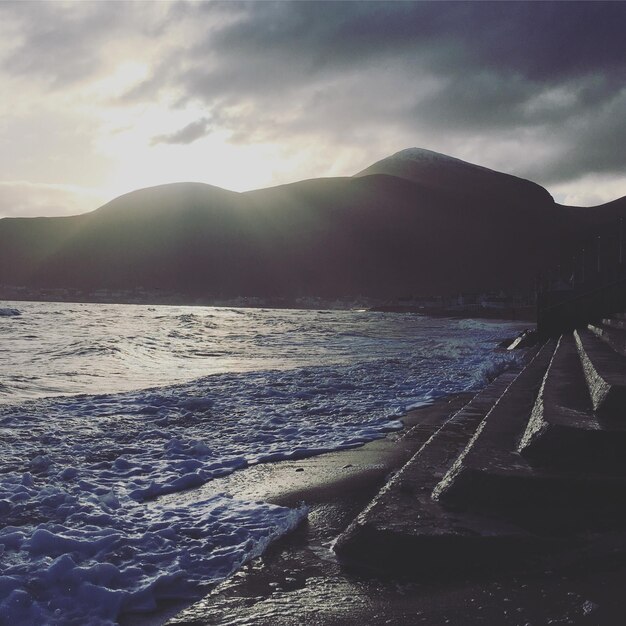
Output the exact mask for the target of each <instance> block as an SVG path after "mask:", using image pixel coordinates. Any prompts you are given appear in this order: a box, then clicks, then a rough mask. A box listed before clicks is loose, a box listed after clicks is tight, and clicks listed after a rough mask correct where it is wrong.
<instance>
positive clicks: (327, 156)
mask: <svg viewBox="0 0 626 626" xmlns="http://www.w3.org/2000/svg"><path fill="white" fill-rule="evenodd" d="M5 18H6V19H5ZM625 22H626V3H614V2H609V3H605V2H571V3H570V2H540V3H539V2H474V3H469V2H445V3H442V2H376V1H373V2H340V1H337V2H332V3H331V2H296V1H293V2H237V1H232V2H173V3H167V2H160V3H134V2H118V3H114V4H111V3H99V2H83V3H61V2H55V3H50V2H45V3H23V2H22V3H10V2H4V3H0V79H1V78H2V75H1V72H4V74H5V75H6V76H7V77H10V79H11V80H12V81H14V82H12V83H10V84H11V85H12V86H15V85H17V83H16V82H15V81H21V82H20V83H19V84H20V85H24V86H25V87H26V86H28V88H29V89H31V88H32V93H33V94H38V95H39V96H40V99H41V101H42V102H46V103H51V102H55V103H56V102H57V101H58V103H59V106H61V105H62V103H63V100H62V99H61V96H60V95H59V94H61V95H62V96H64V97H65V102H67V103H71V102H76V103H78V104H76V108H75V109H71V111H72V113H76V112H77V111H79V110H80V111H82V112H85V111H86V110H87V109H88V106H92V104H93V99H94V93H97V98H99V100H98V106H99V107H100V109H99V110H98V111H96V113H93V111H91V110H90V111H88V112H89V114H90V115H87V116H85V117H84V119H94V120H95V123H94V130H93V136H94V138H95V139H93V138H92V141H91V142H90V141H89V140H86V141H85V146H86V147H87V148H88V149H92V150H95V148H93V146H94V145H95V146H98V145H99V146H102V145H103V143H106V142H103V141H102V137H103V136H106V129H107V128H109V127H110V126H111V123H112V122H107V121H106V120H107V118H110V119H111V120H113V119H114V120H115V124H118V125H119V126H124V127H126V128H128V129H129V130H128V132H126V133H125V134H124V140H126V137H128V141H129V142H130V141H131V140H133V141H134V142H135V144H134V148H135V151H134V152H133V154H135V155H136V156H139V152H138V150H139V148H137V146H141V149H145V150H147V151H150V150H152V152H153V153H158V155H160V156H159V158H163V159H165V158H166V155H168V154H169V155H170V157H169V158H171V159H175V158H177V157H178V156H180V154H181V146H183V147H185V150H191V149H192V148H191V147H190V144H193V143H194V142H197V141H199V140H200V139H201V138H204V137H207V138H208V137H210V138H211V139H210V141H212V142H213V143H212V144H211V145H212V146H217V145H218V144H219V141H223V142H228V144H229V145H228V148H229V149H230V148H233V149H240V150H242V151H243V150H244V149H249V148H250V147H251V146H258V147H259V149H260V150H261V149H262V150H264V151H265V152H264V153H266V154H268V153H272V154H275V155H280V158H281V159H282V161H281V160H279V157H278V156H277V161H276V164H275V166H274V169H275V173H276V174H275V176H273V177H272V178H271V182H287V181H286V180H285V178H284V177H285V176H288V175H289V172H291V173H292V174H293V175H294V176H295V175H300V174H301V173H302V172H305V176H309V177H311V176H319V175H330V174H338V173H342V174H352V173H354V172H356V171H358V170H359V169H362V168H363V167H365V166H367V165H368V164H370V163H371V162H373V161H375V160H377V159H379V158H382V157H384V156H386V155H387V154H389V153H390V152H393V151H396V150H399V149H402V148H406V147H409V146H413V145H416V146H421V147H425V148H429V149H433V150H437V151H440V152H445V153H448V154H451V155H453V156H457V157H459V158H464V159H467V160H471V161H473V162H477V163H479V164H482V165H485V166H487V167H492V168H494V169H499V170H502V171H507V172H510V173H513V174H517V175H521V176H525V177H529V178H531V179H533V180H535V181H537V182H539V183H540V184H544V185H547V186H548V187H550V186H551V185H553V186H554V185H556V186H559V188H563V189H565V188H566V186H567V185H570V187H571V185H573V184H574V182H575V181H577V180H586V181H588V184H593V181H597V180H600V179H601V178H602V177H603V176H604V177H615V176H617V177H619V176H623V171H624V166H625V165H626V163H625V159H626V157H625V156H624V155H625V153H624V151H623V149H622V146H623V145H624V140H625V139H626V137H625V135H624V133H625V132H626V131H624V124H623V112H624V110H625V107H626V97H625V95H624V88H623V85H624V84H626V47H625V46H624V45H623V33H622V30H623V24H624V23H625ZM129 59H132V60H133V61H137V63H138V64H140V65H141V67H142V68H145V73H144V72H143V71H142V72H141V73H138V74H137V76H135V75H133V76H131V78H130V79H128V80H127V81H125V80H122V79H121V78H120V80H119V81H117V82H116V81H115V80H113V79H112V78H111V77H112V76H113V75H114V73H115V71H116V68H117V69H119V65H120V63H122V62H123V61H128V60H129ZM122 74H123V73H122ZM107 77H108V78H109V79H110V81H111V82H110V83H107V82H106V79H107ZM7 80H8V78H7ZM6 84H9V83H6ZM94 84H97V86H98V89H95V88H94ZM32 85H38V86H39V91H38V92H37V91H36V89H35V88H34V87H32ZM1 87H2V85H1V84H0V88H1ZM24 93H27V89H25V90H24ZM28 93H30V92H28ZM103 94H104V95H103ZM120 94H123V95H120ZM29 97H30V96H29ZM52 97H54V98H56V100H54V101H53V100H51V98H52ZM31 102H34V96H33V99H31ZM20 104H21V103H20ZM33 106H34V105H33ZM48 106H51V105H50V104H49V105H48ZM70 106H72V105H70ZM18 108H19V107H16V106H13V109H15V110H17V109H18ZM76 115H77V116H78V113H76ZM90 116H91V117H90ZM98 120H100V122H98ZM98 123H99V124H100V125H99V126H98ZM13 126H14V124H11V127H13ZM176 128H178V130H172V131H171V132H168V129H176ZM103 129H104V130H103ZM0 131H2V121H0ZM8 132H9V131H8ZM10 132H13V131H12V130H11V131H10ZM10 132H9V134H10ZM98 133H100V135H99V136H98ZM39 134H40V136H41V137H42V142H43V143H45V142H49V141H51V140H50V139H48V138H47V137H46V136H45V133H39ZM0 135H2V133H1V132H0ZM4 136H7V134H6V133H5V135H4ZM206 141H209V139H207V140H206ZM109 143H111V142H109ZM120 144H121V142H118V143H115V147H116V149H117V147H118V146H119V145H120ZM54 145H55V154H59V151H58V150H56V146H58V138H57V139H55V143H54ZM198 145H201V146H202V147H203V149H204V147H205V142H203V143H202V144H198ZM198 145H197V146H193V147H194V148H197V147H198ZM155 147H158V150H156V149H155ZM42 148H43V146H42ZM169 150H172V152H168V151H169ZM76 152H77V149H75V148H74V147H73V149H72V155H75V154H76ZM126 152H128V153H130V152H131V151H130V150H127V151H126ZM174 152H175V154H174ZM94 155H96V153H95V152H94V154H93V155H92V157H94ZM113 156H114V155H112V154H109V153H107V154H106V157H107V159H108V160H111V159H112V158H113ZM68 157H69V155H68ZM287 158H289V159H290V160H291V161H292V162H293V163H297V166H293V167H292V166H291V165H289V164H287V163H286V161H285V159H287ZM24 159H26V160H24ZM24 159H23V160H22V161H21V163H22V164H26V165H27V160H28V158H27V157H24ZM34 160H36V159H35V157H33V161H34ZM139 160H140V161H142V162H147V161H149V160H150V159H147V158H144V159H139ZM5 161H7V159H5ZM85 161H89V162H92V161H93V163H99V160H98V159H97V158H91V160H89V159H87V158H86V159H85ZM307 163H308V164H309V167H310V169H309V170H308V171H307V170H306V167H305V166H306V164H307ZM26 165H24V167H23V168H22V170H20V171H19V172H18V173H15V174H11V173H10V172H8V173H7V172H5V176H7V177H11V176H12V177H13V178H22V177H25V178H28V179H33V180H34V179H36V178H37V177H36V176H30V175H27V172H26V169H27V168H26ZM161 165H162V167H160V169H159V171H167V167H166V164H164V163H161ZM265 165H267V164H265ZM8 166H9V167H11V164H10V163H9V164H8ZM15 167H17V166H15ZM42 167H46V168H48V167H50V166H49V165H48V164H46V163H45V162H43V164H42ZM64 167H65V165H64ZM94 167H95V165H94ZM120 167H123V166H120ZM266 169H268V170H269V168H268V167H266ZM16 171H17V170H16ZM48 171H52V170H48ZM54 171H55V176H56V170H54ZM155 171H156V170H155ZM598 177H600V178H598ZM50 179H51V178H50V176H49V175H46V177H45V178H44V180H50ZM54 180H56V177H55V178H54ZM62 180H63V181H64V182H72V181H71V180H70V179H68V178H67V177H64V178H62ZM255 180H256V179H255ZM611 180H613V178H611ZM210 182H212V183H217V184H219V181H216V180H211V181H210ZM269 182H270V180H268V183H269ZM79 184H80V181H79ZM91 184H92V181H89V182H88V183H86V185H91ZM241 184H242V186H246V184H245V182H244V181H243V175H242V183H241ZM618 187H619V185H615V184H612V185H611V186H610V188H611V189H617V188H618ZM571 188H572V189H573V187H571ZM582 193H583V191H581V188H579V187H576V197H582V196H581V194H582ZM607 193H608V192H607ZM607 199H608V198H607Z"/></svg>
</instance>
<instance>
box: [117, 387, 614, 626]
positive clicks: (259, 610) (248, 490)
mask: <svg viewBox="0 0 626 626" xmlns="http://www.w3.org/2000/svg"><path fill="white" fill-rule="evenodd" d="M473 395H474V394H472V393H464V394H456V395H453V396H449V397H446V398H442V399H440V400H437V401H435V402H434V403H433V404H430V405H428V406H423V407H419V408H417V409H415V410H413V411H410V412H409V413H408V414H407V415H406V416H405V417H404V418H403V421H404V422H405V428H404V429H403V430H402V431H398V432H397V433H391V434H390V435H388V436H387V437H385V438H382V439H378V440H375V441H372V442H369V443H367V444H365V445H364V446H362V447H360V448H354V449H349V450H343V451H337V452H329V453H326V454H322V455H319V456H314V457H310V458H307V459H301V460H298V461H279V462H276V463H267V464H261V465H256V466H252V467H249V468H246V469H244V470H242V471H240V472H235V473H234V474H231V475H230V476H227V477H224V479H221V482H220V480H217V481H213V482H212V483H208V484H207V485H205V486H204V487H202V488H200V490H199V491H196V490H195V491H192V492H188V497H189V498H192V499H195V498H197V497H207V496H210V495H212V494H213V493H219V492H223V491H228V492H230V493H232V495H233V496H234V497H237V498H244V499H262V500H264V501H267V502H271V503H274V504H278V505H283V506H298V505H299V504H300V503H302V502H305V503H306V504H307V506H308V507H309V514H308V517H307V518H306V519H305V520H304V521H303V522H302V524H301V525H300V526H299V527H298V528H297V529H295V530H294V531H292V532H291V533H289V534H287V535H285V536H283V537H281V538H280V539H279V540H277V541H276V542H275V543H274V544H272V545H271V546H270V547H269V548H268V549H267V550H266V552H265V553H264V554H263V555H261V556H260V557H258V558H256V559H253V560H252V561H250V562H249V563H247V564H245V565H244V566H243V567H242V568H241V569H239V570H238V571H237V572H235V573H234V574H233V575H232V576H231V577H230V578H228V579H226V580H224V581H223V582H221V583H220V584H218V585H217V586H216V587H215V588H214V589H213V590H211V591H210V592H209V593H208V594H207V595H206V596H205V597H204V598H202V599H200V600H198V601H196V602H194V603H193V604H189V603H187V605H186V606H183V605H182V604H181V603H179V604H176V605H174V604H172V605H170V606H162V607H161V609H162V611H161V612H160V613H159V615H158V618H157V617H156V616H154V615H153V616H152V617H150V616H145V617H144V616H140V615H127V616H126V617H125V619H123V620H122V621H121V622H120V623H121V624H122V626H131V625H132V626H156V625H157V624H166V625H167V626H203V625H209V624H224V625H233V626H235V625H242V624H250V625H254V626H257V625H259V626H262V625H267V626H279V625H284V626H287V625H294V624H303V623H305V624H323V625H326V624H328V625H341V624H358V625H359V626H362V625H363V624H367V625H368V626H369V625H370V624H372V625H379V624H380V625H382V624H398V625H401V624H427V625H428V626H430V625H439V624H441V625H444V624H453V625H454V624H457V625H459V626H460V625H463V626H466V625H467V626H474V625H476V626H478V625H479V624H483V625H485V624H486V625H492V624H493V625H496V624H497V625H498V626H500V625H508V624H511V625H515V626H529V625H530V626H539V625H543V624H580V625H600V624H601V625H602V626H611V625H613V624H614V625H615V626H617V625H618V624H622V623H623V615H624V611H625V610H626V606H625V605H626V602H625V601H622V600H621V597H622V595H623V592H622V590H623V588H624V585H625V584H626V563H624V562H623V559H619V558H618V557H617V556H616V555H615V554H613V553H612V549H613V548H612V546H611V545H609V547H608V548H605V550H604V551H599V552H598V553H597V554H596V555H595V558H592V559H591V560H588V561H584V562H581V563H579V564H577V565H574V566H572V565H571V564H569V565H567V566H565V567H560V568H559V567H554V568H553V569H551V570H545V571H536V570H533V571H531V570H521V569H517V570H516V569H515V566H514V564H513V565H512V568H511V571H508V572H503V573H499V574H497V575H496V574H493V575H489V574H488V573H483V574H474V575H467V576H463V577H459V578H458V579H455V580H449V581H442V580H440V579H439V580H433V581H431V582H424V581H423V580H421V581H416V580H411V579H408V580H407V579H406V578H395V579H394V578H392V577H389V576H388V575H387V576H386V575H383V574H380V573H376V572H373V571H367V570H364V569H360V568H357V567H353V566H351V565H350V564H346V563H341V561H340V560H339V559H338V557H337V556H336V554H335V553H334V552H333V551H332V544H333V541H334V539H335V538H336V537H337V535H338V534H339V533H340V532H342V531H343V530H344V529H345V528H346V527H347V526H348V525H349V524H350V522H351V521H352V520H353V519H354V518H355V517H356V515H358V513H360V512H361V511H362V510H363V508H365V507H366V506H367V505H368V504H369V502H370V501H371V499H372V497H373V496H374V495H376V493H378V491H379V490H380V488H381V487H383V486H384V484H385V483H386V482H387V480H388V478H389V476H390V475H391V474H392V473H393V472H395V471H397V470H399V469H400V468H401V467H402V466H403V465H404V463H405V462H406V461H408V459H409V458H411V456H412V455H413V454H414V453H415V452H416V451H417V450H418V449H419V448H420V447H421V445H422V444H423V443H424V442H425V441H426V440H427V439H428V438H429V437H430V435H431V434H432V433H433V432H435V431H436V430H437V428H438V427H439V426H440V425H441V424H442V423H443V422H445V421H446V420H447V419H448V417H449V416H451V415H452V414H454V413H455V412H456V411H457V410H459V409H460V408H461V407H462V406H464V405H465V404H466V402H467V401H468V400H469V399H470V398H471V397H472V396H473ZM179 495H181V494H179ZM172 497H175V496H172ZM182 497H185V494H182ZM612 541H613V542H614V543H613V546H614V545H619V543H620V542H622V541H623V537H621V536H618V537H615V538H613V539H612ZM592 557H593V555H592ZM168 618H169V619H168Z"/></svg>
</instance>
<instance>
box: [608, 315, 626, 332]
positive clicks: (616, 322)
mask: <svg viewBox="0 0 626 626" xmlns="http://www.w3.org/2000/svg"><path fill="white" fill-rule="evenodd" d="M602 324H603V325H604V326H608V327H609V328H615V329H618V330H626V320H625V319H618V318H615V317H605V318H604V319H603V320H602Z"/></svg>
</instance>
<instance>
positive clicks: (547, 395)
mask: <svg viewBox="0 0 626 626" xmlns="http://www.w3.org/2000/svg"><path fill="white" fill-rule="evenodd" d="M625 451H626V424H624V425H622V424H619V423H616V422H615V421H613V422H609V423H608V424H607V423H606V422H605V421H602V420H598V418H597V417H596V416H595V415H594V413H593V408H592V405H591V398H590V397H589V392H588V390H587V385H586V382H585V375H584V372H583V369H582V365H581V362H580V357H579V355H578V350H577V347H576V342H575V341H574V337H573V336H572V334H570V333H568V334H566V335H562V336H561V338H560V339H559V343H558V345H557V348H556V350H555V352H554V355H553V357H552V361H551V362H550V365H549V367H548V369H547V371H546V374H545V376H544V379H543V383H542V385H541V389H540V390H539V394H538V395H537V399H536V401H535V405H534V407H533V410H532V413H531V417H530V419H529V421H528V424H527V426H526V431H525V432H524V435H523V436H522V438H521V441H520V444H519V446H518V452H521V453H522V454H523V455H524V456H525V457H526V458H528V459H530V460H531V461H532V462H533V464H534V465H541V466H543V467H547V468H549V467H552V468H562V469H566V468H569V469H576V470H581V471H582V470H587V471H591V472H605V473H607V472H608V473H618V474H623V473H624V472H625V470H626V454H625Z"/></svg>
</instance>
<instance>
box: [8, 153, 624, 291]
mask: <svg viewBox="0 0 626 626" xmlns="http://www.w3.org/2000/svg"><path fill="white" fill-rule="evenodd" d="M403 154H407V155H408V157H409V158H407V159H405V160H404V161H406V162H404V161H403V159H402V158H401V157H400V156H399V155H403ZM416 157H419V158H416ZM422 157H424V158H422ZM625 200H626V199H622V200H619V201H615V202H613V203H609V205H605V206H602V207H594V208H593V209H581V208H574V207H564V206H560V205H557V204H555V203H554V202H553V200H552V198H551V196H550V195H549V194H548V192H547V191H545V190H544V189H543V188H541V187H539V186H538V185H535V184H534V183H531V182H528V181H524V180H522V179H519V178H516V177H513V176H508V175H506V174H500V173H498V172H493V171H491V170H487V169H485V168H480V167H478V166H473V165H471V164H467V163H464V162H462V161H459V160H458V159H452V158H450V157H444V156H443V155H436V154H435V153H429V152H428V151H421V150H415V149H413V150H410V151H403V152H401V153H398V155H394V156H393V157H390V159H385V160H383V161H379V162H378V163H376V164H374V165H373V166H372V167H370V168H367V170H364V171H363V172H361V173H359V174H358V175H357V176H354V177H351V178H325V179H314V180H307V181H301V182H298V183H293V184H290V185H282V186H278V187H273V188H269V189H261V190H256V191H251V192H247V193H235V192H230V191H226V190H223V189H219V188H217V187H212V186H210V185H204V184H200V183H177V184H171V185H162V186H158V187H152V188H149V189H142V190H138V191H134V192H132V193H129V194H126V195H124V196H121V197H119V198H116V199H115V200H113V201H112V202H109V203H108V204H106V205H104V206H102V207H101V208H99V209H98V210H96V211H94V212H92V213H88V214H84V215H78V216H74V217H63V218H30V219H26V218H24V219H21V218H19V219H18V218H5V219H3V220H0V284H5V285H25V286H29V287H32V288H37V287H73V288H82V289H98V288H123V289H128V288H133V287H138V286H142V287H145V288H161V289H167V290H172V291H177V292H180V293H186V294H189V295H190V296H194V297H197V296H205V297H211V296H213V297H220V296H222V297H224V296H227V297H232V296H261V297H271V296H287V297H295V296H306V295H309V296H323V297H336V296H351V295H364V296H379V297H390V296H398V295H403V294H410V293H442V294H445V293H454V292H458V291H475V290H487V289H492V288H502V287H510V288H518V289H521V290H530V289H531V288H532V286H533V284H534V281H535V277H536V274H537V272H538V271H541V270H543V269H545V268H546V267H549V266H554V265H556V264H559V263H564V262H565V261H566V260H568V259H571V258H572V255H573V254H574V253H575V252H576V251H577V250H578V248H579V246H580V245H581V242H583V241H584V240H585V238H586V237H588V236H589V234H590V233H592V232H595V231H594V229H602V228H606V227H607V225H610V226H611V228H612V229H613V231H614V230H615V228H614V222H615V220H616V219H617V216H618V215H621V214H625V213H626V202H624V201H625Z"/></svg>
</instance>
